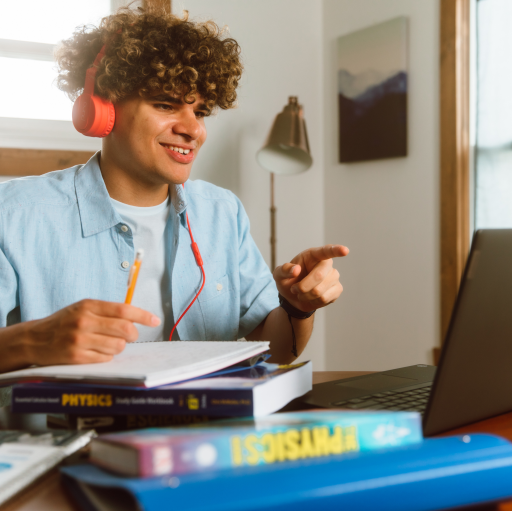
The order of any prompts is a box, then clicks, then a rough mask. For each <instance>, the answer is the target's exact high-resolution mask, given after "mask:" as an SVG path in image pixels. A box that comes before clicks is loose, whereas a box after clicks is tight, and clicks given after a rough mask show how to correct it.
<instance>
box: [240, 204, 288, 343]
mask: <svg viewBox="0 0 512 511" xmlns="http://www.w3.org/2000/svg"><path fill="white" fill-rule="evenodd" d="M237 202H238V239H239V249H238V251H239V271H240V326H239V330H238V337H239V338H240V337H244V336H245V335H247V334H249V333H251V332H252V331H253V330H254V329H255V328H256V327H257V326H258V325H259V324H260V323H261V322H262V321H263V320H264V319H265V318H266V317H267V316H268V314H269V313H270V312H271V311H272V310H274V309H275V308H276V307H279V299H278V292H277V287H276V283H275V280H274V277H273V276H272V274H271V273H270V270H269V268H268V266H267V264H266V263H265V260H264V259H263V257H262V255H261V253H260V251H259V250H258V247H257V246H256V243H255V242H254V240H253V238H252V236H251V233H250V223H249V218H248V217H247V213H246V212H245V209H244V207H243V206H242V203H241V202H240V201H239V200H238V199H237Z"/></svg>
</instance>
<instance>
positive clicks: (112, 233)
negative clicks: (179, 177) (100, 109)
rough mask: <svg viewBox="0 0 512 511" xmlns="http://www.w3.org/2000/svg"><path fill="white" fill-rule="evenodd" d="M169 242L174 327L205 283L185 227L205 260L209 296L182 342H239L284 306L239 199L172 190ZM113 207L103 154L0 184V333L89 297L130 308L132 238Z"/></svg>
mask: <svg viewBox="0 0 512 511" xmlns="http://www.w3.org/2000/svg"><path fill="white" fill-rule="evenodd" d="M171 203H172V207H171V213H170V215H169V219H168V223H167V226H168V228H166V234H165V236H166V243H168V245H167V246H168V247H171V249H170V250H167V253H168V257H169V260H168V261H167V264H169V265H170V267H171V275H172V277H171V283H170V286H171V295H172V309H173V313H174V316H175V317H174V320H176V319H177V317H179V315H180V314H181V313H182V312H183V311H184V310H185V308H186V307H187V306H188V304H189V303H190V301H191V300H192V299H193V297H194V296H195V294H196V292H197V290H198V289H199V286H200V283H201V271H200V269H199V267H198V266H197V264H196V262H195V259H194V255H193V253H192V249H191V247H190V243H191V242H190V236H189V232H188V229H187V223H186V219H185V211H187V212H188V215H189V218H190V224H191V227H192V232H193V235H194V238H195V241H196V242H197V244H198V245H199V249H200V251H201V255H202V258H203V261H204V270H205V273H206V283H205V286H204V289H203V292H202V293H201V295H200V296H199V298H198V300H197V301H196V302H195V303H194V305H193V306H192V308H191V309H190V310H189V312H188V313H187V314H186V315H185V317H184V318H183V320H182V321H181V323H180V324H179V325H178V328H177V330H178V334H179V337H180V339H183V340H187V339H191V340H233V339H237V338H239V337H243V336H244V335H246V334H248V333H249V332H251V331H252V330H253V329H254V328H255V327H256V326H257V325H259V324H260V323H261V322H262V321H263V320H264V319H265V317H266V316H267V315H268V313H269V312H270V311H271V310H273V309H274V308H276V307H278V306H279V301H278V293H277V288H276V285H275V282H274V279H273V277H272V275H271V273H270V271H269V269H268V267H267V265H266V264H265V262H264V260H263V258H262V256H261V254H260V252H259V250H258V248H257V247H256V244H255V243H254V241H253V239H252V237H251V234H250V232H249V220H248V218H247V215H246V213H245V211H244V208H243V206H242V204H241V202H240V201H239V200H238V198H237V197H236V196H235V195H234V194H233V193H231V192H230V191H228V190H224V189H222V188H219V187H217V186H214V185H212V184H209V183H206V182H204V181H187V183H186V184H185V191H183V189H182V187H181V186H171ZM122 226H124V223H123V222H122V219H121V217H120V216H119V214H118V213H117V211H116V210H115V209H114V207H113V206H112V204H111V201H110V199H109V195H108V192H107V189H106V187H105V183H104V181H103V177H102V175H101V170H100V167H99V164H98V155H97V154H96V155H95V156H93V157H92V158H91V159H90V160H89V161H88V162H87V164H86V165H77V166H75V167H72V168H69V169H66V170H62V171H56V172H50V173H48V174H45V175H43V176H39V177H26V178H20V179H13V180H11V181H8V182H5V183H2V184H0V326H1V327H4V326H6V325H9V324H12V323H15V322H17V321H28V320H32V319H38V318H43V317H46V316H49V315H50V314H52V313H54V312H55V311H57V310H59V309H62V308H63V307H66V306H67V305H70V304H71V303H74V302H77V301H79V300H82V299H84V298H94V299H98V300H108V301H114V302H123V301H124V298H125V294H126V283H127V278H128V272H129V269H130V266H131V264H132V262H133V259H134V247H133V238H132V234H131V231H130V230H129V229H128V231H127V232H123V230H122V229H121V227H122Z"/></svg>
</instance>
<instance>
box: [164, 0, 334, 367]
mask: <svg viewBox="0 0 512 511" xmlns="http://www.w3.org/2000/svg"><path fill="white" fill-rule="evenodd" d="M321 7H322V6H321V2H319V1H317V0H279V1H275V0H258V1H257V2H241V1H239V0H215V2H212V1H211V0H182V1H180V0H175V1H174V2H173V12H174V13H175V14H179V13H180V12H181V10H182V9H183V8H185V9H187V10H188V11H189V13H190V17H191V18H199V19H213V20H214V21H216V22H217V24H219V25H220V26H224V25H227V26H228V27H229V29H230V35H231V36H232V37H234V38H235V39H236V40H237V41H238V43H239V44H240V46H241V48H242V58H243V62H244V66H245V73H244V77H243V79H242V84H241V88H240V91H239V107H238V108H237V109H236V110H229V111H221V112H220V113H219V114H218V115H217V116H216V117H214V118H210V119H208V120H207V126H208V141H207V142H206V144H205V145H204V146H203V148H202V149H201V154H200V155H199V157H198V160H197V162H196V163H195V166H194V169H193V170H192V178H193V179H194V178H195V179H205V180H208V181H211V182H213V183H215V184H218V185H220V186H224V187H226V188H229V189H231V190H233V191H234V192H235V193H236V194H237V195H238V196H239V197H240V199H241V200H242V202H243V204H244V206H245V208H246V210H247V213H248V215H249V218H250V219H251V231H252V235H253V237H254V239H255V241H256V243H257V245H258V247H259V248H260V250H261V252H262V254H263V256H264V257H265V259H266V260H267V262H270V246H269V238H270V216H269V207H270V198H269V184H270V177H269V173H268V172H267V171H265V170H263V169H262V168H261V167H259V165H258V164H257V163H256V160H255V153H256V151H257V150H258V149H259V148H260V147H261V146H262V145H263V142H264V140H265V137H266V136H267V133H268V131H269V130H270V126H271V123H272V121H273V119H274V117H275V115H276V114H277V113H278V112H280V111H281V110H282V109H283V107H284V106H285V104H286V103H287V102H288V96H291V95H297V96H298V97H299V102H300V103H301V104H303V105H304V114H305V118H306V123H307V129H308V135H309V141H310V146H311V151H312V154H313V158H314V165H313V167H312V168H311V169H310V170H309V171H308V172H306V173H304V174H302V175H298V176H276V203H277V208H278V211H277V244H278V247H277V262H278V264H282V263H283V262H285V261H289V260H290V259H291V258H292V257H294V256H295V255H297V254H298V253H299V252H301V251H302V250H304V249H305V248H308V247H313V246H318V245H321V244H323V238H324V232H323V231H324V224H323V166H324V160H323V135H322V127H323V124H322V99H321V96H322V35H321V26H322V9H321ZM315 322H316V324H315V330H314V333H313V337H312V339H311V341H310V343H309V345H308V348H307V349H306V352H305V354H304V355H303V357H302V358H303V359H304V358H305V359H311V360H313V364H314V369H315V370H322V369H324V368H325V360H324V351H323V348H324V311H320V312H319V313H317V317H316V321H315Z"/></svg>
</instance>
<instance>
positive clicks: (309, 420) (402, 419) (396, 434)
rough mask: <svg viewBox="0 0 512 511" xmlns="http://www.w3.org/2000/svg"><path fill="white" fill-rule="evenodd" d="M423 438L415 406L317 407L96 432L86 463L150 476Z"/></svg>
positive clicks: (276, 461)
mask: <svg viewBox="0 0 512 511" xmlns="http://www.w3.org/2000/svg"><path fill="white" fill-rule="evenodd" d="M422 440H423V435H422V431H421V417H420V414H419V413H417V412H384V411H352V410H317V411H308V412H291V413H276V414H273V415H270V416H268V417H260V418H258V419H231V420H226V421H218V422H214V423H210V424H204V425H203V424H197V425H195V426H193V427H188V428H158V429H143V430H139V431H132V432H123V433H112V434H107V435H101V436H100V437H99V438H97V439H95V440H94V441H93V442H92V444H91V461H93V462H94V463H97V464H98V465H101V466H103V467H104V468H107V469H109V470H112V471H114V472H116V473H119V474H122V475H128V476H142V477H152V476H156V475H163V474H169V475H170V474H173V475H174V474H186V473H190V472H204V471H205V470H209V471H211V470H220V469H227V468H233V467H242V466H248V465H249V466H250V465H264V464H283V463H288V462H290V461H294V460H297V459H307V458H319V457H323V456H336V455H339V454H343V453H346V454H352V453H354V452H359V451H371V450H376V449H382V448H383V447H389V446H398V445H408V444H413V443H418V442H421V441H422Z"/></svg>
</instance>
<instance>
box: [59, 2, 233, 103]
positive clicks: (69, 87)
mask: <svg viewBox="0 0 512 511" xmlns="http://www.w3.org/2000/svg"><path fill="white" fill-rule="evenodd" d="M223 36H224V32H223V30H221V29H220V28H219V27H218V26H217V24H216V23H214V22H213V21H207V22H193V21H189V19H188V13H187V12H186V13H185V14H184V16H183V18H179V17H177V16H175V15H172V14H169V13H167V12H165V11H163V10H158V9H155V8H152V9H147V8H146V9H142V8H139V9H137V10H131V9H129V8H121V9H120V10H119V11H117V13H115V14H112V15H110V16H107V17H105V18H103V19H102V20H101V22H100V24H99V26H98V27H95V26H82V27H78V28H77V30H76V31H75V32H74V34H73V36H72V37H71V38H70V39H67V40H65V41H62V43H61V45H60V46H59V48H58V49H57V51H56V52H55V57H56V60H57V63H58V70H59V75H58V77H57V80H56V82H57V86H58V88H59V89H60V90H62V91H64V92H66V93H67V95H68V96H69V97H70V99H72V100H75V99H76V98H77V97H78V96H79V95H80V94H81V92H82V90H83V88H84V84H85V73H86V71H87V69H88V68H89V67H90V66H91V65H92V63H93V61H94V59H95V58H96V56H97V54H98V53H99V51H100V50H101V48H102V46H103V45H106V51H105V57H103V59H102V60H101V62H100V64H99V66H98V71H97V73H96V82H95V94H97V95H98V96H101V97H103V98H105V99H108V100H110V101H112V102H114V103H115V102H117V101H120V100H122V99H123V98H126V97H129V96H131V95H133V94H139V95H140V96H142V97H150V96H153V95H155V94H162V93H164V94H169V95H172V96H179V97H182V98H183V100H184V101H185V102H186V103H189V104H191V103H194V101H195V99H196V97H195V95H196V94H200V95H201V96H202V98H203V100H204V103H205V104H206V106H207V108H208V109H209V111H210V112H211V111H213V110H214V109H215V108H216V107H220V108H222V109H229V108H233V107H235V105H236V98H237V95H236V89H237V87H238V83H239V81H240V78H241V75H242V70H243V66H242V62H241V58H240V46H239V45H238V43H237V42H236V41H235V40H234V39H232V38H224V37H223Z"/></svg>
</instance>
